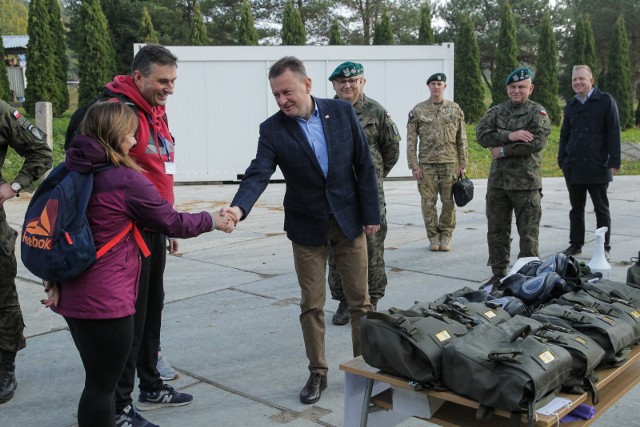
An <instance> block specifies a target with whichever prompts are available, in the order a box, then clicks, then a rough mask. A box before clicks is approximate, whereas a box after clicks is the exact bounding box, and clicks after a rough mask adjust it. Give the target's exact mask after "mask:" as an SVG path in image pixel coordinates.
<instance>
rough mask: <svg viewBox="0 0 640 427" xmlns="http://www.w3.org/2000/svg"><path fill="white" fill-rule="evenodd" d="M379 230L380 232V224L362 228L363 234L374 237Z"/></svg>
mask: <svg viewBox="0 0 640 427" xmlns="http://www.w3.org/2000/svg"><path fill="white" fill-rule="evenodd" d="M378 230H380V224H375V225H363V226H362V232H363V233H364V234H366V235H367V236H373V235H374V234H376V233H377V232H378Z"/></svg>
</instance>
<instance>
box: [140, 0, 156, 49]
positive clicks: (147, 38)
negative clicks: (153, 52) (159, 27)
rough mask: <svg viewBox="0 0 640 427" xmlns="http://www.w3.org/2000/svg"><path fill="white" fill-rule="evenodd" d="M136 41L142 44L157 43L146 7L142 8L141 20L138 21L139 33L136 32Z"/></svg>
mask: <svg viewBox="0 0 640 427" xmlns="http://www.w3.org/2000/svg"><path fill="white" fill-rule="evenodd" d="M138 41H140V42H143V43H158V35H157V34H156V30H155V29H154V28H153V21H152V20H151V14H150V13H149V9H148V8H147V6H144V7H143V8H142V18H141V19H140V31H139V32H138Z"/></svg>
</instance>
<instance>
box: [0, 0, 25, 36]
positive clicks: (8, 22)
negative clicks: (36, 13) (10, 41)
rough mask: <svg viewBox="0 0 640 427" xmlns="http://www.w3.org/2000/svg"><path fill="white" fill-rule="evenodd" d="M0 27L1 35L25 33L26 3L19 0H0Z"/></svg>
mask: <svg viewBox="0 0 640 427" xmlns="http://www.w3.org/2000/svg"><path fill="white" fill-rule="evenodd" d="M0 11H2V12H1V13H0V28H1V29H2V34H3V35H21V34H26V33H27V23H28V20H29V9H28V7H27V3H26V2H23V1H20V0H0Z"/></svg>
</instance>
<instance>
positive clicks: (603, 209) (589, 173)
mask: <svg viewBox="0 0 640 427" xmlns="http://www.w3.org/2000/svg"><path fill="white" fill-rule="evenodd" d="M571 79H572V87H573V91H574V92H575V93H576V96H575V98H574V99H572V100H570V101H569V102H567V106H566V107H565V109H564V121H563V122H562V129H561V130H560V147H559V150H558V166H560V168H562V172H563V174H564V177H565V180H566V182H567V188H568V190H569V201H570V203H571V211H570V212H569V221H570V224H571V225H570V231H569V244H570V246H569V247H568V248H567V249H566V250H565V251H564V253H565V254H567V255H578V254H580V253H582V246H583V245H584V234H585V225H584V224H585V223H584V208H585V205H586V203H587V192H588V193H589V196H591V200H592V201H593V208H594V210H595V212H596V226H597V228H600V227H607V233H606V235H605V244H604V249H605V254H606V256H607V259H609V251H610V250H611V245H610V242H609V238H610V235H611V215H610V213H609V199H608V198H607V189H608V187H609V182H611V181H612V180H613V176H612V175H613V174H617V173H618V172H619V171H620V119H619V117H618V107H617V106H616V101H615V99H613V97H612V96H611V95H610V94H608V93H606V92H601V91H600V90H599V89H598V88H596V87H593V73H592V72H591V68H589V67H588V66H587V65H576V66H574V67H573V73H572V76H571Z"/></svg>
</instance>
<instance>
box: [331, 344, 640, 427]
mask: <svg viewBox="0 0 640 427" xmlns="http://www.w3.org/2000/svg"><path fill="white" fill-rule="evenodd" d="M340 370H342V371H344V372H345V397H344V427H356V426H360V427H367V426H368V427H390V426H394V425H397V424H399V423H401V422H403V421H405V420H407V419H409V418H412V417H414V418H419V419H424V420H426V421H429V422H431V423H433V424H437V425H441V426H451V427H453V426H469V425H473V426H479V427H484V426H486V427H500V426H510V425H511V419H510V417H511V414H510V413H509V412H507V411H502V410H496V411H495V413H494V415H493V417H491V419H489V420H488V421H486V422H477V421H476V420H475V414H476V409H477V408H478V407H479V404H478V402H475V401H473V400H471V399H468V398H466V397H463V396H460V395H458V394H455V393H452V392H442V391H415V390H414V388H413V387H412V386H411V385H410V383H409V381H407V380H406V379H404V378H401V377H397V376H394V375H391V374H387V373H384V372H381V371H379V370H378V369H376V368H373V367H371V366H369V365H368V364H367V363H366V362H365V361H364V360H363V359H362V357H358V358H356V359H353V360H350V361H348V362H346V363H343V364H341V365H340ZM623 374H624V375H623ZM596 375H597V376H598V378H599V379H600V380H599V381H598V382H597V383H596V387H597V389H598V394H599V397H600V401H599V403H598V404H597V405H593V404H592V402H591V399H590V397H589V396H588V395H587V394H586V393H583V394H581V395H576V394H561V395H560V396H561V397H564V398H567V399H570V400H571V403H570V404H569V405H567V406H566V407H563V408H562V409H561V410H559V411H558V412H557V414H555V415H550V416H546V415H541V414H537V413H536V414H535V415H534V418H535V419H534V425H535V426H536V427H551V426H555V425H556V424H557V422H558V419H559V418H562V417H563V416H565V415H566V414H568V413H569V412H571V411H572V410H573V409H574V408H576V407H577V406H578V405H580V404H581V403H586V404H587V405H591V406H595V408H596V415H595V418H593V419H591V420H585V421H575V422H572V423H567V424H566V426H567V427H578V426H579V427H582V426H588V425H591V424H592V423H593V422H594V421H595V420H596V419H597V418H598V417H599V416H601V415H602V414H603V413H604V412H606V411H607V410H608V409H609V408H611V406H613V404H614V403H615V402H617V401H618V400H619V399H620V398H621V397H622V396H624V395H625V394H626V393H627V392H628V391H629V390H631V389H632V388H633V387H634V386H635V385H636V384H638V383H639V382H640V345H636V346H635V347H634V348H633V349H632V351H631V353H630V354H629V358H628V360H627V362H626V363H625V364H624V365H622V366H619V367H617V368H608V369H599V370H597V371H596ZM521 424H522V425H527V416H526V414H523V416H522V419H521Z"/></svg>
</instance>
